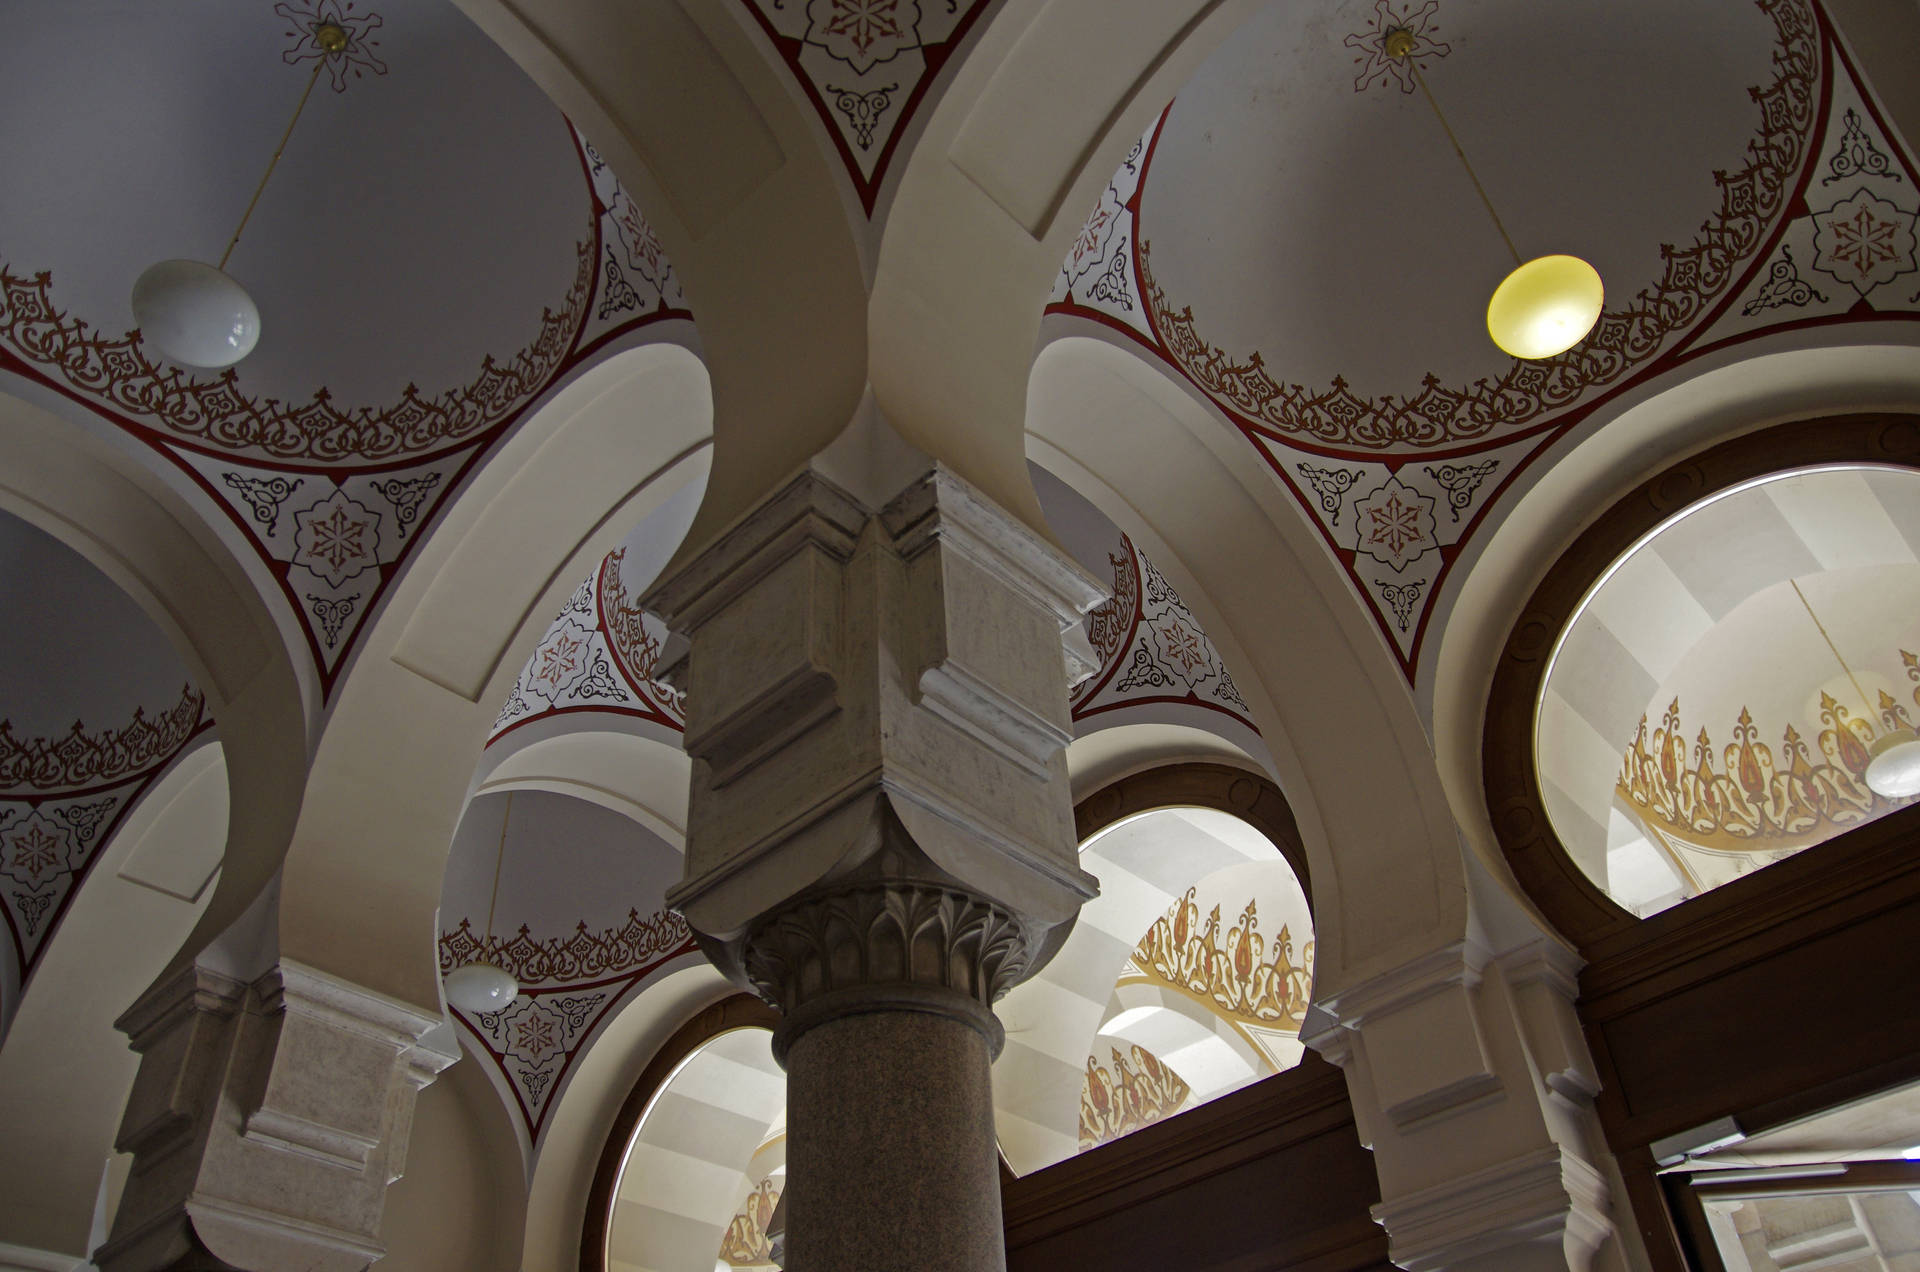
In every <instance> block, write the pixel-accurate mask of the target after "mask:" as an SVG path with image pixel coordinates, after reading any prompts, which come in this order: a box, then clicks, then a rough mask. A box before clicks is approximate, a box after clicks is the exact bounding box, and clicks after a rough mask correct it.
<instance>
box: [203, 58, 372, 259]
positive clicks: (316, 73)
mask: <svg viewBox="0 0 1920 1272" xmlns="http://www.w3.org/2000/svg"><path fill="white" fill-rule="evenodd" d="M313 38H314V42H315V43H316V44H318V45H319V46H320V48H321V49H322V50H323V53H322V56H321V58H320V60H319V61H317V62H315V63H314V64H313V74H312V75H309V76H308V77H307V87H306V88H305V90H303V91H302V92H301V94H300V100H299V102H297V103H296V104H295V105H294V108H293V118H292V119H289V120H288V121H287V130H286V131H285V132H283V133H281V134H280V144H279V145H277V146H275V147H274V148H273V157H272V158H271V159H269V160H267V170H266V171H265V172H263V173H261V174H260V184H259V185H257V186H255V187H254V188H253V197H252V198H251V199H248V200H247V210H246V211H245V212H242V213H241V214H240V224H238V225H236V226H234V227H233V237H232V238H230V239H228V240H227V250H226V251H224V252H222V253H220V264H219V266H218V268H219V269H221V270H225V269H226V267H227V258H228V257H230V256H232V255H233V249H234V247H235V246H236V245H237V244H238V243H239V242H240V234H241V232H242V231H243V230H245V229H246V228H247V222H248V220H250V219H251V218H252V216H253V210H254V208H256V207H258V206H259V205H260V196H261V195H262V194H265V193H266V191H267V182H268V181H269V180H271V179H272V177H273V170H274V168H275V167H276V166H277V165H278V164H279V162H280V155H281V153H282V152H283V151H285V150H286V148H287V142H288V141H290V140H291V139H292V137H293V126H294V125H295V124H297V123H299V122H300V112H301V111H303V110H305V109H306V108H307V99H308V98H309V97H312V96H313V86H314V85H315V84H318V83H319V82H320V72H321V71H324V70H326V69H327V63H328V62H330V61H331V60H333V58H334V56H335V55H337V54H339V53H341V52H343V51H345V49H346V47H347V39H348V37H347V31H346V28H345V27H342V26H340V25H338V24H337V23H333V22H323V23H321V24H320V25H319V26H317V27H315V28H314V29H313Z"/></svg>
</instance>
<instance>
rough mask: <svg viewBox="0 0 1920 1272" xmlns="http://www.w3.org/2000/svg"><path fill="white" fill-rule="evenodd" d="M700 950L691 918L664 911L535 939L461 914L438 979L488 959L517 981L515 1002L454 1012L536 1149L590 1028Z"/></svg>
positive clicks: (444, 944)
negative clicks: (493, 932)
mask: <svg viewBox="0 0 1920 1272" xmlns="http://www.w3.org/2000/svg"><path fill="white" fill-rule="evenodd" d="M697 948H698V947H697V946H695V944H694V941H693V933H692V932H691V931H690V930H689V929H688V928H687V925H686V922H685V921H684V920H683V919H681V918H680V916H679V915H677V914H673V913H671V912H669V911H666V910H662V911H659V912H657V913H655V914H650V915H642V914H640V913H639V912H638V911H631V912H629V914H628V916H627V921H626V922H625V923H624V924H622V925H621V926H619V927H617V928H607V929H604V930H602V931H599V932H595V931H592V930H590V929H589V928H588V927H587V925H586V924H585V923H581V924H579V925H578V926H577V927H576V928H575V929H574V930H573V931H572V932H570V933H568V934H566V935H565V936H549V937H536V936H534V935H533V934H532V933H531V932H530V931H529V930H528V929H527V928H526V927H524V926H522V927H521V928H520V929H519V930H518V931H516V932H514V933H512V934H510V935H507V936H504V937H500V936H478V935H475V933H474V930H473V924H472V921H471V920H469V919H465V918H462V919H461V920H460V921H459V922H457V923H456V924H455V925H454V926H453V927H452V928H450V929H448V930H446V931H443V932H442V933H441V934H440V972H441V975H443V976H444V975H445V974H446V973H448V972H450V971H452V970H453V969H454V968H456V967H459V966H461V965H463V964H466V963H472V962H477V961H482V960H484V961H487V962H491V963H493V964H495V965H496V966H499V967H504V968H506V969H507V970H508V971H509V972H512V973H513V976H514V979H515V980H517V981H519V983H520V994H519V996H518V997H517V998H515V999H514V1000H513V1002H511V1003H510V1004H508V1005H507V1006H506V1007H503V1008H502V1009H501V1010H499V1011H497V1012H486V1013H473V1014H470V1013H468V1012H465V1011H463V1010H461V1009H460V1008H457V1007H453V1006H449V1007H448V1010H449V1011H450V1012H452V1013H453V1016H454V1019H456V1020H458V1021H459V1022H460V1024H461V1025H462V1026H463V1027H464V1028H465V1029H466V1030H467V1032H468V1033H469V1034H470V1035H472V1037H473V1040H474V1042H475V1043H476V1044H477V1045H478V1046H479V1048H480V1049H481V1050H482V1051H483V1052H484V1053H485V1054H486V1056H487V1057H488V1059H489V1061H490V1062H491V1063H492V1065H493V1066H494V1068H495V1069H496V1070H497V1071H498V1072H499V1073H500V1075H501V1076H502V1077H503V1078H504V1080H505V1083H506V1086H507V1089H508V1090H510V1091H511V1092H512V1093H513V1104H512V1106H511V1107H512V1109H513V1112H514V1113H515V1115H516V1116H517V1117H518V1119H519V1121H520V1124H521V1127H522V1129H523V1130H524V1131H525V1133H526V1138H527V1142H528V1143H529V1144H530V1145H534V1146H536V1147H537V1146H538V1144H539V1142H540V1136H541V1133H542V1132H543V1131H544V1130H545V1128H546V1120H547V1115H548V1113H550V1112H551V1111H552V1108H553V1104H554V1100H555V1097H556V1096H557V1095H558V1094H559V1091H560V1088H561V1087H562V1086H563V1085H565V1083H566V1077H567V1074H568V1073H569V1072H570V1071H571V1069H572V1068H573V1065H574V1062H575V1061H576V1060H578V1059H579V1057H580V1056H581V1055H582V1054H583V1053H584V1052H585V1050H586V1048H587V1046H588V1044H589V1043H590V1042H591V1040H592V1037H593V1034H594V1031H595V1030H596V1029H597V1028H598V1027H599V1026H600V1024H601V1023H602V1022H603V1021H605V1020H606V1019H607V1018H608V1017H609V1016H610V1015H611V1014H612V1012H613V1011H614V1009H615V1008H616V1007H617V1006H618V1005H619V1004H620V1003H621V1002H623V1001H624V1000H626V999H627V998H628V997H630V996H631V995H633V994H635V993H637V992H639V990H640V988H641V987H642V986H643V985H644V984H645V982H646V981H647V979H648V978H649V977H650V976H652V975H653V973H655V972H656V971H658V970H660V968H662V967H663V966H665V965H666V964H668V963H670V962H672V961H673V960H674V959H677V958H679V957H680V956H682V955H684V954H690V953H692V952H694V951H695V950H696V949H697Z"/></svg>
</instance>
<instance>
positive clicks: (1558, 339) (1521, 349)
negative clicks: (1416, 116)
mask: <svg viewBox="0 0 1920 1272" xmlns="http://www.w3.org/2000/svg"><path fill="white" fill-rule="evenodd" d="M1417 44H1418V37H1417V36H1416V35H1415V34H1414V32H1413V31H1412V29H1411V28H1408V27H1392V28H1390V29H1389V30H1388V31H1387V33H1386V38H1385V40H1383V41H1382V48H1384V49H1385V51H1386V54H1387V56H1388V57H1390V58H1393V59H1394V60H1395V61H1397V62H1404V63H1405V64H1406V67H1407V69H1408V70H1409V71H1412V72H1413V82H1414V83H1416V84H1418V85H1419V86H1420V92H1421V94H1422V96H1424V97H1425V98H1426V99H1427V105H1428V106H1430V107H1432V108H1433V117H1434V118H1435V119H1437V120H1439V121H1440V130H1441V131H1442V132H1444V133H1446V135H1447V141H1448V142H1449V143H1451V144H1452V146H1453V153H1454V154H1455V155H1457V156H1458V157H1459V159H1460V166H1461V167H1462V168H1464V169H1466V173H1467V180H1469V181H1471V182H1472V183H1473V189H1474V193H1476V194H1478V195H1479V196H1480V202H1481V203H1482V204H1483V205H1484V206H1485V207H1486V209H1487V216H1488V217H1489V218H1490V219H1491V220H1492V221H1493V228H1494V229H1496V230H1498V231H1499V232H1500V240H1501V242H1503V243H1505V244H1506V245H1507V253H1508V255H1510V256H1512V257H1513V265H1514V268H1513V272H1512V273H1510V274H1508V275H1507V276H1506V278H1505V279H1503V280H1502V281H1501V283H1500V286H1499V287H1497V288H1495V289H1494V293H1493V299H1492V300H1491V301H1489V302H1488V304H1487V334H1488V335H1490V336H1492V337H1493V342H1494V343H1495V344H1496V345H1498V346H1500V348H1501V349H1502V350H1504V351H1505V352H1507V353H1510V354H1512V355H1513V356H1514V357H1516V358H1526V359H1539V358H1552V357H1555V356H1557V355H1559V354H1562V353H1565V352H1566V351H1567V350H1568V349H1571V348H1573V346H1574V345H1576V344H1579V343H1580V342H1581V341H1582V340H1584V339H1586V336H1587V333H1588V332H1590V331H1592V330H1593V325H1594V324H1595V323H1596V322H1598V321H1600V311H1601V308H1602V307H1603V306H1604V305H1605V303H1606V290H1605V287H1604V286H1603V285H1602V283H1601V281H1600V272H1599V271H1598V270H1596V269H1594V267H1593V266H1591V265H1589V264H1587V262H1585V261H1583V260H1581V259H1580V258H1579V257H1577V256H1565V255H1549V256H1536V257H1534V258H1533V259H1532V260H1523V259H1521V256H1520V250H1519V249H1518V248H1516V247H1515V246H1514V245H1513V236H1512V235H1511V234H1508V233H1507V227H1506V224H1505V223H1504V222H1503V221H1501V219H1500V214H1499V213H1498V212H1496V211H1495V210H1494V207H1493V200H1492V198H1490V197H1489V196H1488V194H1487V190H1486V187H1485V186H1483V185H1481V184H1480V177H1479V174H1478V173H1476V172H1474V170H1473V164H1471V163H1470V162H1468V160H1467V152H1466V150H1465V149H1464V148H1463V147H1462V146H1461V145H1460V139H1459V138H1458V137H1456V136H1454V135H1453V128H1452V126H1451V125H1449V124H1448V123H1447V117H1446V115H1445V114H1443V113H1442V112H1441V110H1440V103H1439V101H1438V100H1436V99H1435V98H1434V95H1433V90H1432V89H1431V88H1428V87H1427V77H1426V76H1424V75H1422V74H1421V73H1420V62H1419V60H1418V59H1417V58H1415V57H1414V56H1413V51H1414V49H1415V47H1416V46H1417Z"/></svg>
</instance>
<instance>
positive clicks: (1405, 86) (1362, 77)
mask: <svg viewBox="0 0 1920 1272" xmlns="http://www.w3.org/2000/svg"><path fill="white" fill-rule="evenodd" d="M1439 12H1440V0H1426V3H1425V4H1423V5H1421V6H1420V7H1419V8H1418V9H1415V8H1414V7H1413V6H1412V5H1411V4H1408V5H1406V6H1403V7H1402V8H1400V9H1395V8H1394V7H1393V6H1392V5H1391V4H1389V3H1387V0H1375V4H1374V6H1373V19H1372V20H1371V21H1370V22H1368V23H1367V25H1366V26H1365V27H1364V28H1362V29H1361V30H1359V31H1355V32H1354V33H1353V34H1352V35H1349V36H1348V37H1347V38H1346V46H1347V47H1348V48H1350V49H1358V50H1359V51H1360V56H1358V57H1356V58H1354V59H1353V64H1354V65H1355V66H1358V67H1359V68H1360V73H1359V74H1358V75H1356V76H1354V77H1353V91H1354V92H1356V93H1364V92H1366V91H1367V90H1368V89H1370V88H1375V87H1381V88H1384V87H1387V86H1388V85H1397V86H1398V87H1399V89H1400V91H1401V92H1403V93H1411V92H1412V91H1413V89H1414V84H1415V83H1416V81H1415V79H1414V76H1413V68H1414V64H1415V63H1416V62H1420V61H1437V60H1438V59H1440V58H1443V57H1445V56H1446V55H1447V54H1449V53H1451V52H1453V47H1452V46H1451V45H1447V44H1442V43H1440V42H1439V41H1438V40H1436V39H1434V38H1433V37H1434V35H1435V34H1436V33H1438V31H1439V30H1440V24H1439V22H1437V21H1436V20H1435V18H1436V15H1438V14H1439ZM1395 31H1405V32H1406V33H1407V35H1408V37H1410V38H1411V39H1412V47H1411V48H1410V49H1408V50H1407V51H1406V52H1405V53H1403V54H1402V55H1401V56H1399V57H1395V56H1393V55H1392V54H1391V53H1389V52H1387V36H1388V35H1389V34H1390V33H1392V32H1395Z"/></svg>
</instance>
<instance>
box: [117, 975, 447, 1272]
mask: <svg viewBox="0 0 1920 1272" xmlns="http://www.w3.org/2000/svg"><path fill="white" fill-rule="evenodd" d="M117 1024H118V1027H119V1028H120V1030H121V1031H122V1032H123V1033H125V1034H126V1035H127V1037H128V1039H129V1041H130V1043H131V1045H132V1047H133V1049H134V1050H135V1051H137V1052H139V1053H140V1069H139V1072H138V1074H137V1076H136V1077H135V1080H134V1086H133V1092H132V1094H131V1096H130V1097H129V1098H128V1102H127V1111H126V1115H125V1117H124V1118H123V1119H122V1121H121V1126H120V1133H119V1136H118V1137H117V1139H116V1141H115V1143H116V1147H118V1148H119V1149H120V1150H121V1151H122V1152H128V1153H132V1154H133V1155H134V1163H133V1169H132V1172H131V1174H130V1176H129V1178H128V1180H127V1185H126V1190H125V1192H124V1194H123V1196H122V1200H121V1204H120V1210H119V1213H118V1214H117V1215H116V1216H115V1217H114V1223H113V1229H112V1233H111V1235H110V1237H109V1239H108V1241H107V1243H106V1244H105V1245H104V1246H102V1247H101V1249H100V1250H99V1251H98V1252H97V1253H96V1255H95V1259H94V1261H95V1264H96V1265H97V1266H98V1267H99V1268H101V1269H102V1272H153V1270H155V1269H201V1268H243V1269H279V1268H286V1267H299V1268H308V1269H316V1270H325V1269H336V1268H337V1269H340V1272H358V1269H361V1268H364V1267H365V1266H366V1265H367V1264H368V1263H369V1262H371V1261H373V1260H375V1259H378V1258H379V1257H380V1255H381V1254H382V1253H383V1250H382V1247H381V1245H380V1243H379V1241H378V1239H377V1233H378V1230H379V1224H380V1213H381V1208H382V1206H383V1204H384V1201H385V1196H386V1189H387V1185H388V1184H389V1183H391V1182H392V1181H393V1180H394V1179H397V1178H399V1175H400V1170H401V1167H402V1165H403V1164H404V1163H405V1161H406V1144H407V1135H408V1132H409V1130H410V1128H411V1126H412V1119H413V1103H414V1097H415V1095H416V1094H417V1093H418V1092H419V1090H420V1089H421V1088H422V1087H424V1086H425V1085H426V1084H427V1083H429V1082H431V1081H432V1080H433V1078H434V1077H435V1075H437V1074H438V1073H439V1072H440V1071H441V1070H442V1069H444V1068H445V1067H446V1066H447V1065H449V1064H451V1063H452V1062H453V1061H454V1060H455V1059H456V1058H457V1055H458V1053H457V1051H455V1050H454V1049H453V1045H452V1041H451V1039H447V1040H446V1041H445V1042H444V1043H441V1042H436V1041H433V1040H430V1039H429V1037H428V1035H429V1033H430V1032H431V1031H433V1030H434V1029H435V1027H436V1026H439V1025H440V1024H441V1021H440V1019H439V1017H437V1016H428V1015H425V1014H424V1013H421V1012H419V1011H417V1010H415V1009H414V1008H412V1007H409V1006H407V1005H405V1004H402V1003H398V1002H395V1001H393V1000H391V999H388V998H385V997H383V996H381V995H378V994H373V993H370V992H368V991H366V990H363V989H361V988H359V987H358V986H355V985H351V984H348V983H346V982H344V981H340V980H336V979H334V978H332V977H329V976H326V975H324V974H322V973H320V972H318V971H315V970H314V969H311V968H307V967H304V966H301V965H300V964H297V963H293V962H291V961H287V960H283V961H281V962H280V963H279V964H278V965H276V966H274V967H272V968H271V969H270V970H268V971H267V972H266V973H265V974H264V975H261V976H260V977H258V978H256V979H255V980H253V981H252V982H250V983H248V982H242V981H239V980H236V979H234V978H232V977H229V976H224V975H221V974H219V973H217V972H214V971H210V970H208V969H205V968H201V967H197V966H189V967H186V968H183V969H182V970H181V971H180V972H179V973H178V974H177V975H175V976H174V977H172V978H171V979H169V980H167V981H165V982H163V983H161V984H159V985H157V986H155V987H154V988H153V989H152V990H150V991H149V992H148V993H147V994H146V995H144V996H143V997H142V998H141V999H140V1001H139V1002H137V1003H135V1004H134V1006H133V1007H132V1008H130V1009H129V1010H128V1011H127V1012H126V1013H125V1014H124V1015H123V1016H122V1017H121V1018H120V1020H119V1021H118V1022H117Z"/></svg>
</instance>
